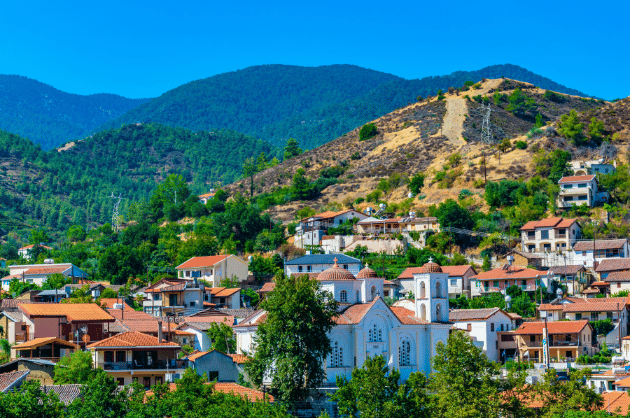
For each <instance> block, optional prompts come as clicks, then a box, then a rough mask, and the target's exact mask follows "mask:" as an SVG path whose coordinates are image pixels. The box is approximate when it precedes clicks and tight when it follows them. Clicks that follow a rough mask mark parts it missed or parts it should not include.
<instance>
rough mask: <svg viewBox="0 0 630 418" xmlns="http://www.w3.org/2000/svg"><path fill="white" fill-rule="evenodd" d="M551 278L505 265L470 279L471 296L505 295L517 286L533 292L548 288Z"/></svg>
mask: <svg viewBox="0 0 630 418" xmlns="http://www.w3.org/2000/svg"><path fill="white" fill-rule="evenodd" d="M551 278H552V276H550V275H549V274H548V272H546V271H540V270H535V269H530V268H525V267H519V266H510V265H505V266H503V267H500V268H496V269H493V270H489V271H484V272H482V273H479V274H477V275H476V276H472V277H471V278H470V288H471V289H470V290H471V296H472V297H477V296H481V295H484V294H488V293H496V292H501V293H505V291H506V289H507V288H508V287H510V286H518V287H520V288H521V290H523V291H524V292H535V291H536V290H537V289H539V288H540V287H541V286H545V287H546V288H547V291H548V292H551V288H550V286H549V283H550V280H551Z"/></svg>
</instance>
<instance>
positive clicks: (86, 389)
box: [55, 353, 143, 418]
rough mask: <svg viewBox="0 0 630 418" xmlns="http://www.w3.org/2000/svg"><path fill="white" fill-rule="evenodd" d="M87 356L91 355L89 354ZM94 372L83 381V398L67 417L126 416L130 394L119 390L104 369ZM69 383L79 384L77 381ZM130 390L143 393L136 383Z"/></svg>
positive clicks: (113, 417)
mask: <svg viewBox="0 0 630 418" xmlns="http://www.w3.org/2000/svg"><path fill="white" fill-rule="evenodd" d="M87 354H88V355H89V353H87ZM64 358H65V357H64ZM55 369H56V367H55ZM93 371H94V372H93V373H92V374H91V375H90V376H89V379H88V380H85V381H81V383H83V387H82V388H81V397H80V398H77V399H75V401H74V402H72V403H71V404H70V405H69V406H68V410H67V415H66V416H67V417H68V418H91V417H100V418H119V417H123V416H126V415H127V411H128V409H129V397H128V394H129V392H128V391H126V390H119V389H120V387H119V386H118V384H117V383H116V382H115V381H114V379H113V378H111V377H110V376H109V375H108V374H107V373H106V372H105V371H103V370H102V369H93ZM56 380H57V376H56V374H55V381H56ZM55 383H56V382H55ZM64 383H66V382H64ZM67 383H77V381H74V382H67ZM130 390H131V391H132V392H141V391H142V392H143V388H142V387H141V386H140V385H139V384H138V383H134V384H133V385H132V387H131V388H130Z"/></svg>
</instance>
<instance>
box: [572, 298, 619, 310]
mask: <svg viewBox="0 0 630 418" xmlns="http://www.w3.org/2000/svg"><path fill="white" fill-rule="evenodd" d="M596 299H603V300H607V299H608V301H606V302H593V303H565V304H564V307H563V309H562V311H563V312H611V311H612V312H616V311H620V310H622V309H624V308H625V307H626V304H627V301H626V299H625V298H596ZM610 299H621V300H610Z"/></svg>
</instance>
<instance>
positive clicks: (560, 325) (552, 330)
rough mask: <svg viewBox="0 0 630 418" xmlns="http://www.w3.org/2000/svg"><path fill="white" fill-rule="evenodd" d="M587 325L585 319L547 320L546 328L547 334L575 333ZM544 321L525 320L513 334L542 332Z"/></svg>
mask: <svg viewBox="0 0 630 418" xmlns="http://www.w3.org/2000/svg"><path fill="white" fill-rule="evenodd" d="M586 326H590V325H588V321H587V320H581V321H551V322H547V330H548V331H549V334H550V335H551V334H577V333H579V332H581V331H582V330H583V329H584V327H586ZM544 327H545V323H544V322H525V323H524V324H523V325H521V326H520V327H519V328H518V329H517V330H516V331H514V334H516V335H532V334H534V335H538V334H542V332H543V328H544Z"/></svg>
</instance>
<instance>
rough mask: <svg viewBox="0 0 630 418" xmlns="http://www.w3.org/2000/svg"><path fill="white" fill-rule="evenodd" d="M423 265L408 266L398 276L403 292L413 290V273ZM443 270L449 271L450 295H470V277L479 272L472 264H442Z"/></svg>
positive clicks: (450, 296) (454, 296) (453, 296)
mask: <svg viewBox="0 0 630 418" xmlns="http://www.w3.org/2000/svg"><path fill="white" fill-rule="evenodd" d="M421 269H422V267H407V268H406V269H405V271H403V272H402V273H401V274H400V275H399V276H398V283H399V284H400V285H401V286H402V288H403V290H402V292H403V293H406V292H409V291H413V283H414V278H413V275H414V274H416V273H418V272H419V271H420V270H421ZM442 271H443V272H444V273H448V276H449V278H448V297H449V298H456V297H458V296H462V295H466V296H468V297H470V278H471V277H472V276H474V275H476V274H477V272H476V271H475V269H474V268H473V266H471V265H470V264H466V265H462V266H442Z"/></svg>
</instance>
